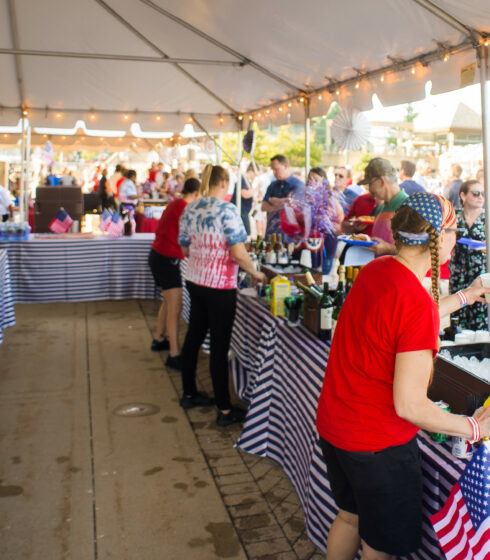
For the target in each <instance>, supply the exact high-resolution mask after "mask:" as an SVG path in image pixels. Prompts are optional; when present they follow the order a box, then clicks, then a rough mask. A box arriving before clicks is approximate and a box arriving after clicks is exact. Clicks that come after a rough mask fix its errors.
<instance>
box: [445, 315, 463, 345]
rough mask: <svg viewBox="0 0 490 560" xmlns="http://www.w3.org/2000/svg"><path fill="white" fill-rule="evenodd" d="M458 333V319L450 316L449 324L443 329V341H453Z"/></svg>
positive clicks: (459, 330)
mask: <svg viewBox="0 0 490 560" xmlns="http://www.w3.org/2000/svg"><path fill="white" fill-rule="evenodd" d="M460 332H461V327H460V326H459V317H456V316H455V315H451V324H450V325H449V327H446V328H445V329H444V340H454V339H455V338H456V335H457V334H458V333H460Z"/></svg>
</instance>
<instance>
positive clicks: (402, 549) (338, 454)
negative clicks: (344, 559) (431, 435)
mask: <svg viewBox="0 0 490 560" xmlns="http://www.w3.org/2000/svg"><path fill="white" fill-rule="evenodd" d="M320 445H321V448H322V451H323V456H324V458H325V462H326V463H327V471H328V479H329V481H330V487H331V489H332V494H333V497H334V499H335V502H336V504H337V506H338V507H339V508H340V509H343V510H344V511H347V512H350V513H354V514H356V515H358V516H359V535H360V536H361V538H362V539H363V540H364V541H365V542H366V543H367V544H368V545H369V546H370V547H372V548H374V549H375V550H378V551H380V552H385V553H387V554H393V555H397V556H402V555H403V556H404V555H406V554H409V553H411V552H415V551H416V550H417V549H418V548H420V545H421V538H422V468H421V460H420V450H419V446H418V445H417V441H416V438H413V439H412V440H411V441H409V442H408V443H405V444H404V445H397V446H393V447H387V448H386V449H383V450H382V451H378V452H357V451H344V450H343V449H339V448H338V447H335V446H333V445H331V444H330V443H328V441H325V440H324V439H322V438H320Z"/></svg>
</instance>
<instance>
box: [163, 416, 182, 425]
mask: <svg viewBox="0 0 490 560" xmlns="http://www.w3.org/2000/svg"><path fill="white" fill-rule="evenodd" d="M162 422H163V423H164V424H175V422H178V418H175V416H164V417H163V418H162Z"/></svg>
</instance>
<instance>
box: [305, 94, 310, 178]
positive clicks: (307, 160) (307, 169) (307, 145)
mask: <svg viewBox="0 0 490 560" xmlns="http://www.w3.org/2000/svg"><path fill="white" fill-rule="evenodd" d="M310 125H311V121H310V100H309V99H306V100H305V183H306V181H307V180H308V173H309V172H310V141H311V126H310Z"/></svg>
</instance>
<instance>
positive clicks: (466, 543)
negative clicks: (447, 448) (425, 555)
mask: <svg viewBox="0 0 490 560" xmlns="http://www.w3.org/2000/svg"><path fill="white" fill-rule="evenodd" d="M431 522H432V525H433V526H434V530H435V532H436V534H437V538H438V539H439V543H440V545H441V548H442V550H443V551H444V554H445V555H446V558H447V559H448V560H485V559H488V558H490V442H484V443H482V445H481V446H480V447H479V448H478V450H477V451H476V453H475V454H474V455H473V458H472V460H471V461H470V462H469V463H468V465H467V466H466V469H465V470H464V472H463V474H462V476H461V478H460V479H459V481H458V482H457V483H456V484H455V485H454V488H453V489H452V490H451V493H450V495H449V498H448V499H447V502H446V503H445V505H444V507H443V508H442V510H441V511H440V512H438V513H436V514H435V515H433V516H432V517H431Z"/></svg>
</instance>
